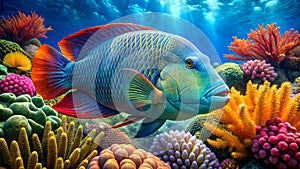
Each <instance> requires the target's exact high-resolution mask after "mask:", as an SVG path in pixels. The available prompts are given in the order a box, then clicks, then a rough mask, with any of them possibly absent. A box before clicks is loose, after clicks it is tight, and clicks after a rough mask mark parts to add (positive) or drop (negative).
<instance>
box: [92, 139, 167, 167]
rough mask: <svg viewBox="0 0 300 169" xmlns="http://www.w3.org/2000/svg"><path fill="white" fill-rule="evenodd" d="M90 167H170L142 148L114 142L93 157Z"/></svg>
mask: <svg viewBox="0 0 300 169" xmlns="http://www.w3.org/2000/svg"><path fill="white" fill-rule="evenodd" d="M88 168H90V169H101V168H102V169H105V168H110V169H119V168H120V169H135V168H139V169H146V168H152V169H170V166H169V165H168V164H167V163H164V162H163V161H161V160H160V159H159V158H158V157H156V156H154V155H153V154H151V153H149V152H146V151H145V150H142V149H136V148H135V147H134V146H132V145H131V144H114V145H112V146H111V147H109V148H107V149H104V150H102V151H101V152H100V154H99V156H97V157H95V158H93V160H92V161H91V162H90V164H89V166H88Z"/></svg>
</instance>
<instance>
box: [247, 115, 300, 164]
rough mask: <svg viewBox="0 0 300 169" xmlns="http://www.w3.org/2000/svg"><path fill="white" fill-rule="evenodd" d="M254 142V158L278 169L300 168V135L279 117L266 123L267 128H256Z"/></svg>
mask: <svg viewBox="0 0 300 169" xmlns="http://www.w3.org/2000/svg"><path fill="white" fill-rule="evenodd" d="M256 132H257V135H256V138H255V139H253V140H252V147H251V150H252V152H253V153H254V157H255V158H256V159H259V160H263V161H264V162H265V163H266V164H271V165H274V166H276V167H277V168H278V169H286V168H289V169H292V168H295V169H296V168H300V133H297V132H296V128H295V127H293V126H291V125H290V123H288V122H283V121H282V120H281V119H280V118H279V117H276V118H274V119H273V120H268V121H266V127H264V128H262V127H261V126H257V127H256Z"/></svg>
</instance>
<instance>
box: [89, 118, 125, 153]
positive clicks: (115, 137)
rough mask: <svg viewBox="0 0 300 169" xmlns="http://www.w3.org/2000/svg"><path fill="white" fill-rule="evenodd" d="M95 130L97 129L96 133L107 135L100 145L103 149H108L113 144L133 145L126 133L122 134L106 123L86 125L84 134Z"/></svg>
mask: <svg viewBox="0 0 300 169" xmlns="http://www.w3.org/2000/svg"><path fill="white" fill-rule="evenodd" d="M93 129H96V133H99V132H104V133H105V135H104V137H103V139H102V140H101V142H100V143H99V147H101V148H102V149H106V148H108V147H110V146H111V145H113V144H131V140H130V138H129V137H128V136H127V135H126V134H125V133H124V132H121V131H120V130H119V129H115V128H112V127H111V126H110V125H109V124H107V123H105V122H98V123H97V124H86V125H85V129H84V132H85V133H89V132H90V131H91V130H93Z"/></svg>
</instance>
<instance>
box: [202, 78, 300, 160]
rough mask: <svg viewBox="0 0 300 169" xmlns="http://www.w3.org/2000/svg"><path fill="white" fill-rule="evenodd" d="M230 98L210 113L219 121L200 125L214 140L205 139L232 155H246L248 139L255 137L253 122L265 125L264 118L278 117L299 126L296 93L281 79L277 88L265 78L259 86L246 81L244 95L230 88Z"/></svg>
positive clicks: (299, 118)
mask: <svg viewBox="0 0 300 169" xmlns="http://www.w3.org/2000/svg"><path fill="white" fill-rule="evenodd" d="M229 95H230V101H229V102H228V104H227V105H226V106H225V107H224V109H223V110H222V109H219V110H216V111H214V112H212V114H215V115H217V117H220V116H222V117H221V119H220V121H221V123H222V124H223V125H219V126H217V127H216V126H215V125H213V124H212V123H205V124H204V126H205V127H206V128H207V129H209V130H210V131H212V133H213V134H214V135H216V136H219V138H217V139H216V140H212V139H208V140H207V142H208V143H209V144H210V145H212V146H214V147H217V148H224V147H228V151H229V152H231V156H232V158H234V159H246V158H247V157H248V152H250V147H251V140H252V139H254V138H255V134H256V132H255V131H256V126H257V125H259V126H263V127H264V126H265V122H266V121H267V120H268V119H272V118H275V117H280V118H281V119H282V120H283V121H286V122H289V123H290V124H291V125H293V126H295V127H296V129H297V130H300V113H299V107H300V94H298V95H296V96H295V97H294V98H291V97H290V95H291V84H290V83H289V82H284V83H283V84H282V85H281V87H280V88H279V89H277V86H276V85H273V86H270V83H269V82H268V81H265V83H264V84H263V85H260V86H259V87H258V86H257V85H255V84H252V82H251V81H249V82H248V84H247V89H246V95H241V94H240V93H239V92H238V91H237V90H235V89H234V88H231V91H230V93H229Z"/></svg>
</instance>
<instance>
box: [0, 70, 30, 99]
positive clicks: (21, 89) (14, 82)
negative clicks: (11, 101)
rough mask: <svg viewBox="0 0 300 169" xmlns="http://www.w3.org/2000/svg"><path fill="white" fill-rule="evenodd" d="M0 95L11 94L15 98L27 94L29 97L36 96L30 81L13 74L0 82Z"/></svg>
mask: <svg viewBox="0 0 300 169" xmlns="http://www.w3.org/2000/svg"><path fill="white" fill-rule="evenodd" d="M0 93H13V94H15V95H16V96H20V95H22V94H29V95H30V96H31V97H32V96H35V95H36V91H35V87H34V85H33V83H32V81H31V79H30V78H29V77H27V76H24V75H18V74H14V73H10V74H8V75H7V76H6V77H5V78H4V79H2V80H1V81H0Z"/></svg>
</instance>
